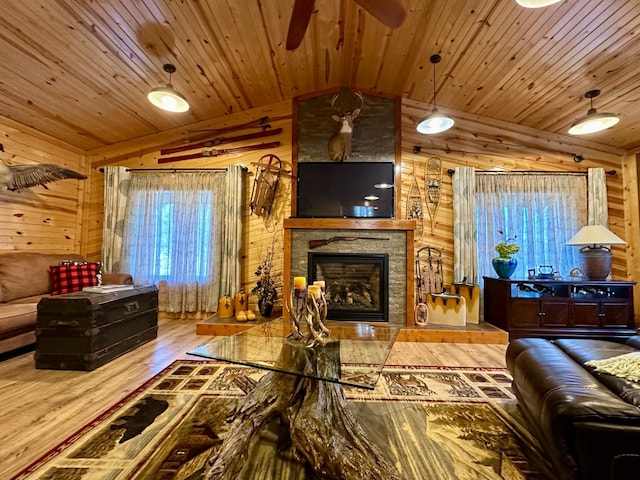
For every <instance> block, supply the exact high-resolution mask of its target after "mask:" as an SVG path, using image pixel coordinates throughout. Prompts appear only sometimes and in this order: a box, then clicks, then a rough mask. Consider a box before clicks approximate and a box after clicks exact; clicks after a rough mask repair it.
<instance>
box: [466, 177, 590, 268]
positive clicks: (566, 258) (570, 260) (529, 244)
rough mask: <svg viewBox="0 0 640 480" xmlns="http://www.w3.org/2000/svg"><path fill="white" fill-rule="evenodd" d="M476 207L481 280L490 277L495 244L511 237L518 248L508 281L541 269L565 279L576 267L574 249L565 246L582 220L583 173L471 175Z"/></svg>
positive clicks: (584, 205)
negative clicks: (550, 271) (553, 271)
mask: <svg viewBox="0 0 640 480" xmlns="http://www.w3.org/2000/svg"><path fill="white" fill-rule="evenodd" d="M476 205H477V217H476V221H477V231H478V270H479V275H480V276H482V275H486V276H495V271H494V270H493V267H492V266H491V259H492V258H493V257H496V256H497V253H496V251H495V249H494V248H495V245H496V244H497V243H498V242H500V241H503V240H505V239H508V238H512V237H515V243H517V244H518V246H519V247H520V252H518V253H517V254H516V255H515V256H514V258H515V259H516V260H517V261H518V267H517V270H516V272H515V273H514V274H513V278H527V275H528V273H527V270H528V269H532V268H535V269H537V268H538V267H539V266H540V265H551V266H553V267H554V269H555V270H557V271H558V272H559V274H560V276H562V277H565V278H566V277H567V275H568V273H569V271H570V270H571V269H572V268H573V267H576V266H579V265H580V264H581V260H580V257H579V251H578V249H576V248H575V247H567V246H566V245H565V243H566V242H567V240H569V239H570V238H571V237H572V236H573V235H574V234H575V232H577V231H578V230H579V229H580V228H581V227H583V226H584V225H585V224H586V221H587V187H586V177H585V175H572V174H562V175H561V174H555V175H553V174H551V175H547V174H476ZM500 231H502V232H503V234H500V233H499V232H500Z"/></svg>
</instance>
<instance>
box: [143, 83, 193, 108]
mask: <svg viewBox="0 0 640 480" xmlns="http://www.w3.org/2000/svg"><path fill="white" fill-rule="evenodd" d="M147 98H148V99H149V101H150V102H151V103H152V104H153V105H155V106H156V107H158V108H161V109H162V110H166V111H168V112H186V111H187V110H189V102H187V99H186V98H184V96H182V95H181V94H180V93H178V92H176V91H175V90H174V89H173V87H172V86H171V84H169V85H167V86H166V87H157V88H154V89H152V90H151V91H150V92H149V93H148V94H147Z"/></svg>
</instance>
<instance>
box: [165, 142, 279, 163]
mask: <svg viewBox="0 0 640 480" xmlns="http://www.w3.org/2000/svg"><path fill="white" fill-rule="evenodd" d="M279 146H280V142H269V143H259V144H257V145H245V146H244V147H235V148H221V149H215V148H213V149H211V150H202V151H201V152H198V153H190V154H187V155H176V156H175V157H161V158H158V163H170V162H180V161H182V160H192V159H194V158H202V157H218V156H220V155H228V154H230V153H241V152H250V151H253V150H264V149H267V148H276V147H279Z"/></svg>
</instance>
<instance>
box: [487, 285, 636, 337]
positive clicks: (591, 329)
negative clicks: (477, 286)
mask: <svg viewBox="0 0 640 480" xmlns="http://www.w3.org/2000/svg"><path fill="white" fill-rule="evenodd" d="M483 279H484V321H485V322H489V323H491V324H493V325H495V326H497V327H498V328H501V329H502V330H506V331H507V332H509V337H510V339H511V340H513V339H515V338H520V337H546V338H560V337H576V338H579V337H583V338H606V339H624V338H627V337H629V336H631V335H633V334H635V328H634V323H633V286H634V285H635V282H613V281H612V282H607V281H604V282H592V281H571V280H537V279H531V280H505V279H500V278H491V277H483Z"/></svg>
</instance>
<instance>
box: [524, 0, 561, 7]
mask: <svg viewBox="0 0 640 480" xmlns="http://www.w3.org/2000/svg"><path fill="white" fill-rule="evenodd" d="M560 1H562V0H516V2H517V4H518V5H520V6H521V7H525V8H540V7H548V6H549V5H553V4H554V3H558V2H560Z"/></svg>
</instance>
